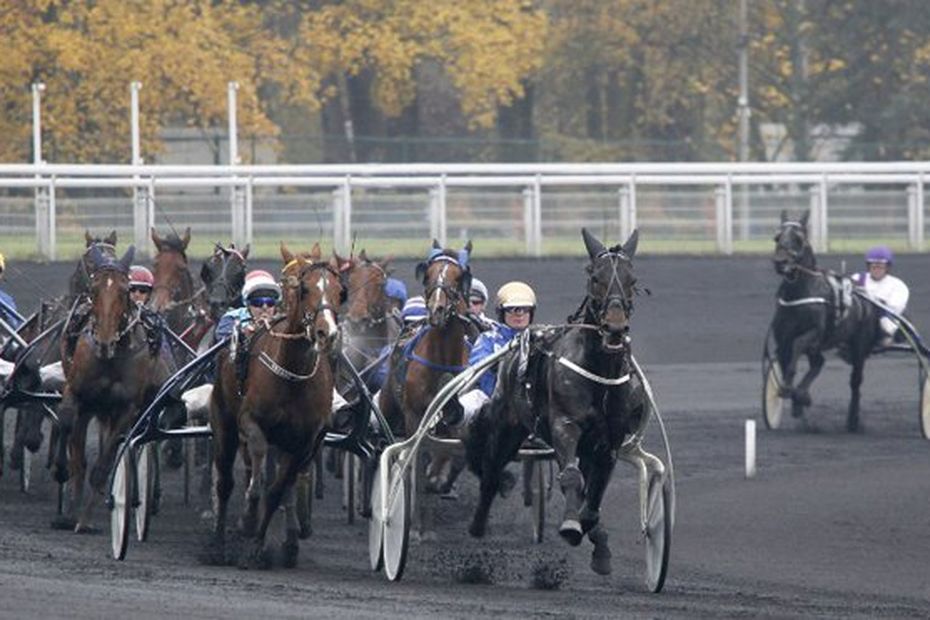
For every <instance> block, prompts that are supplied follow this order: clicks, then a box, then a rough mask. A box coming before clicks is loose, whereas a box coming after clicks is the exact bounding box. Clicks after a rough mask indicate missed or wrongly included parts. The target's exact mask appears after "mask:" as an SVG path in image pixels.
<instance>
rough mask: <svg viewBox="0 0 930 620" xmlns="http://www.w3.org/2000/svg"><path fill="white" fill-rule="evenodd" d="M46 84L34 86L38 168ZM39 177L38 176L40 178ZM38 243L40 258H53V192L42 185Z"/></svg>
mask: <svg viewBox="0 0 930 620" xmlns="http://www.w3.org/2000/svg"><path fill="white" fill-rule="evenodd" d="M44 90H45V84H43V83H41V82H35V83H34V84H33V85H32V162H33V163H34V164H35V165H36V166H38V165H40V164H42V163H44V162H43V160H42V92H43V91H44ZM38 177H39V175H36V178H38ZM35 217H36V242H37V245H38V251H39V255H40V256H45V257H47V258H52V257H53V251H52V238H51V227H50V219H51V217H53V216H52V214H51V192H50V191H49V188H48V187H46V186H44V185H40V186H38V187H36V192H35Z"/></svg>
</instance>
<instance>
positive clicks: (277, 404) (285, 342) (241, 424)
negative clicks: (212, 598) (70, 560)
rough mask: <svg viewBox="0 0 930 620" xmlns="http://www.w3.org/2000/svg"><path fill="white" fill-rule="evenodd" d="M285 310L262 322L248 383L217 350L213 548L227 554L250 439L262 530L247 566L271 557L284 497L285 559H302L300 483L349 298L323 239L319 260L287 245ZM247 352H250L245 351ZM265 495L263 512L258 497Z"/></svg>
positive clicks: (322, 428)
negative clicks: (232, 504) (229, 515)
mask: <svg viewBox="0 0 930 620" xmlns="http://www.w3.org/2000/svg"><path fill="white" fill-rule="evenodd" d="M281 256H282V258H283V259H284V263H285V265H284V269H283V270H282V284H283V287H282V288H283V297H284V315H283V316H278V317H276V318H275V319H273V320H272V321H270V322H268V323H266V324H264V325H260V326H258V329H257V331H256V332H255V334H254V335H253V336H252V337H251V341H252V342H251V345H250V346H249V352H248V355H249V360H250V361H249V367H248V374H247V376H246V379H245V381H244V382H243V384H241V385H240V382H239V377H238V376H237V372H236V363H235V362H234V361H232V360H231V359H230V357H229V356H228V355H221V356H220V357H219V358H218V368H217V383H216V385H215V387H214V389H213V394H212V397H211V402H210V425H211V427H212V428H213V451H214V460H213V463H214V473H215V476H216V478H215V484H214V519H215V520H214V524H213V535H214V539H213V550H212V551H213V552H214V553H216V554H217V558H216V559H217V560H219V558H221V557H222V556H221V555H220V553H221V552H222V549H223V545H224V536H225V529H226V512H227V507H228V502H229V497H230V495H231V493H232V489H233V464H234V463H235V460H236V453H237V450H238V449H239V448H240V446H241V447H242V455H243V460H244V461H245V463H246V468H247V470H248V472H249V485H248V488H247V490H246V507H245V514H244V515H243V519H242V530H243V533H244V534H245V535H246V536H249V537H253V541H252V547H251V548H250V549H249V550H248V552H247V554H246V555H245V556H243V557H242V558H241V564H242V565H243V566H254V565H259V566H261V565H262V564H264V561H263V559H264V557H265V556H264V542H265V533H266V532H267V530H268V525H269V523H270V522H271V518H272V517H273V516H274V514H275V513H276V512H277V510H278V507H279V506H280V505H281V502H282V500H283V499H285V495H286V494H287V496H288V497H287V501H285V518H286V529H287V538H286V540H285V542H284V547H283V555H284V563H285V565H286V566H294V565H296V563H297V552H298V537H299V528H298V524H297V517H296V513H295V510H294V508H295V505H294V501H293V493H292V492H291V491H292V487H293V484H294V481H295V479H296V477H297V474H298V473H299V472H300V471H301V470H302V469H303V468H304V467H306V466H307V464H308V463H309V462H310V460H311V459H312V458H313V456H314V454H315V453H316V451H317V449H318V448H319V445H320V443H321V442H322V440H323V437H324V434H325V432H326V429H327V428H328V427H329V426H330V419H331V416H332V412H331V408H332V400H333V369H332V366H331V362H330V357H331V352H332V347H333V343H334V342H335V340H336V337H337V335H338V332H339V329H338V325H337V311H338V308H339V305H341V303H342V302H343V301H344V300H343V294H344V290H345V289H344V287H343V283H342V279H341V277H340V274H339V272H338V263H336V260H335V259H333V260H332V261H328V262H327V261H321V260H320V251H319V246H318V245H317V246H315V247H314V252H313V253H311V255H310V258H309V259H306V258H304V256H303V255H300V256H294V255H293V254H292V253H291V252H289V251H288V250H287V248H285V247H284V245H283V244H282V246H281ZM240 354H242V353H240ZM269 447H273V448H276V456H277V473H276V475H275V478H274V481H273V482H272V483H271V484H270V486H269V485H267V482H266V480H265V475H266V472H265V466H264V463H265V457H266V455H267V454H268V450H269ZM260 499H263V500H264V501H263V502H262V505H261V510H260V511H259V500H260Z"/></svg>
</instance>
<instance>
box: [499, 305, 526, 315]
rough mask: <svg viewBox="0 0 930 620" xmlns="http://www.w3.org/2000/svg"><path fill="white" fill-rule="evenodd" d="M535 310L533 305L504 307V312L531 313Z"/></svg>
mask: <svg viewBox="0 0 930 620" xmlns="http://www.w3.org/2000/svg"><path fill="white" fill-rule="evenodd" d="M532 311H533V308H532V307H531V306H512V307H509V308H504V312H506V313H507V314H529V313H530V312H532Z"/></svg>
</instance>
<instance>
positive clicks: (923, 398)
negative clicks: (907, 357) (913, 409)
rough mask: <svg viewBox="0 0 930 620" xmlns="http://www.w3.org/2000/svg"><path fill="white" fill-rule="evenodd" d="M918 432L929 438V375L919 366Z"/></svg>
mask: <svg viewBox="0 0 930 620" xmlns="http://www.w3.org/2000/svg"><path fill="white" fill-rule="evenodd" d="M920 434H921V435H922V436H923V438H924V439H930V376H928V375H927V371H926V370H924V367H923V366H921V367H920Z"/></svg>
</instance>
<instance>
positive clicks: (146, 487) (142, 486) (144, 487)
mask: <svg viewBox="0 0 930 620" xmlns="http://www.w3.org/2000/svg"><path fill="white" fill-rule="evenodd" d="M155 450H156V445H155V444H154V443H147V444H145V445H144V446H142V448H141V449H140V450H139V460H138V461H136V488H137V489H138V490H139V505H138V506H136V538H138V539H139V542H145V539H146V538H148V535H149V526H150V525H151V524H152V515H153V514H155V477H156V473H157V470H158V463H157V462H156V461H157V457H156V454H155Z"/></svg>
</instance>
